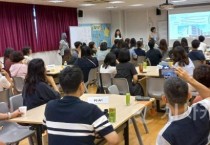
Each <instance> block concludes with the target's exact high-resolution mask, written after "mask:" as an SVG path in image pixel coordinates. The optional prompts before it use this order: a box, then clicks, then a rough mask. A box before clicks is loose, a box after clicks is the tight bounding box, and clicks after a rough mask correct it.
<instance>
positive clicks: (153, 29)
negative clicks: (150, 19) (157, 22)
mask: <svg viewBox="0 0 210 145" xmlns="http://www.w3.org/2000/svg"><path fill="white" fill-rule="evenodd" d="M151 39H154V40H155V42H156V43H157V42H158V39H159V38H158V33H157V31H156V28H155V27H152V28H151V33H150V35H149V40H151Z"/></svg>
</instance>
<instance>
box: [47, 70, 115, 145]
mask: <svg viewBox="0 0 210 145" xmlns="http://www.w3.org/2000/svg"><path fill="white" fill-rule="evenodd" d="M59 82H60V85H61V87H62V89H63V91H64V93H65V96H64V97H63V98H62V99H59V100H53V101H50V102H48V103H47V106H46V108H45V113H44V115H45V119H44V124H45V125H46V127H47V132H48V140H49V141H48V142H49V145H59V144H61V142H62V145H70V144H71V145H93V144H94V140H95V137H96V135H99V136H101V137H104V138H105V139H106V141H107V142H108V144H109V145H117V144H118V142H119V137H118V135H117V134H116V132H115V131H114V129H113V127H112V125H111V124H110V123H109V121H108V119H107V117H106V116H105V115H104V113H103V112H102V111H101V110H100V109H99V108H98V107H97V106H96V105H94V104H89V103H87V102H84V101H82V100H80V99H79V98H80V97H81V96H82V95H83V93H84V90H85V89H84V82H83V73H82V71H81V70H80V69H79V68H78V67H75V66H74V67H66V68H65V69H64V70H63V71H62V72H61V74H60V77H59ZM72 82H74V83H72ZM64 116H65V117H64Z"/></svg>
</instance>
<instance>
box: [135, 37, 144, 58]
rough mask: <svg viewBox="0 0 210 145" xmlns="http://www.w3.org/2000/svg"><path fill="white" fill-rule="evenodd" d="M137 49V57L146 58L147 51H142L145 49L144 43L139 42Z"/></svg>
mask: <svg viewBox="0 0 210 145" xmlns="http://www.w3.org/2000/svg"><path fill="white" fill-rule="evenodd" d="M136 44H137V49H135V50H134V51H135V53H136V55H137V56H146V53H145V51H144V50H142V48H143V46H144V45H143V42H142V41H137V43H136Z"/></svg>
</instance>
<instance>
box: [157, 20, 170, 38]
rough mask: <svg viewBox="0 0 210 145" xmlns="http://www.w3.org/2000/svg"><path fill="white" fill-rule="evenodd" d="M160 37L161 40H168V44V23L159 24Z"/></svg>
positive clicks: (161, 22) (160, 22)
mask: <svg viewBox="0 0 210 145" xmlns="http://www.w3.org/2000/svg"><path fill="white" fill-rule="evenodd" d="M158 35H159V40H161V39H166V41H167V42H168V22H167V21H159V22H158Z"/></svg>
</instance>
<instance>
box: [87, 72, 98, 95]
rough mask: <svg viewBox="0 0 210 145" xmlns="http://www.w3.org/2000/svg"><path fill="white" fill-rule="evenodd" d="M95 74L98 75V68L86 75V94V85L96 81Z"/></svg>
mask: <svg viewBox="0 0 210 145" xmlns="http://www.w3.org/2000/svg"><path fill="white" fill-rule="evenodd" d="M97 73H98V68H93V69H91V70H90V72H89V74H88V81H87V82H86V83H85V86H86V88H85V89H86V92H88V90H87V88H88V85H89V84H91V83H94V82H96V81H97Z"/></svg>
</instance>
